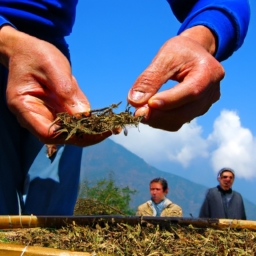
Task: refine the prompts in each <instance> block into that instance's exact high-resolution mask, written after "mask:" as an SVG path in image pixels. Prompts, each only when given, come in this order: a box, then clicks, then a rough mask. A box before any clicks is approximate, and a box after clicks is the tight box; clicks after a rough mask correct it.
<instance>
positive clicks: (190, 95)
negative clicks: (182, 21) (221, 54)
mask: <svg viewBox="0 0 256 256" xmlns="http://www.w3.org/2000/svg"><path fill="white" fill-rule="evenodd" d="M204 35H205V36H204ZM209 35H210V36H209ZM214 51H215V40H213V35H212V34H211V32H210V31H209V30H208V29H207V28H205V27H203V26H198V27H194V28H191V29H189V30H188V31H185V33H183V34H181V35H179V36H176V37H174V38H171V39H169V40H168V41H167V42H166V43H165V44H164V45H163V46H162V48H161V49H160V50H159V52H158V53H157V55H156V57H155V58H154V59H153V61H152V63H151V64H150V65H149V67H148V68H147V69H146V70H145V71H144V72H143V73H142V74H141V75H140V76H139V77H138V79H137V80H136V81H135V83H134V85H133V86H132V88H131V90H130V92H129V95H128V102H129V103H130V104H131V105H132V106H134V107H136V112H135V115H136V116H141V115H144V116H145V117H144V119H143V121H142V122H143V123H145V124H148V125H150V126H152V127H154V128H158V129H163V130H167V131H177V130H179V129H180V128H181V127H182V125H183V124H185V123H187V122H190V121H191V120H192V119H194V118H195V117H198V116H200V115H203V114H205V113H206V112H207V111H208V110H209V108H210V107H211V105H212V104H213V103H214V102H216V101H217V100H218V99H219V98H220V81H221V80H222V79H223V78H224V69H223V67H222V66H221V64H220V63H219V62H218V61H217V60H216V59H215V58H214V57H213V56H212V55H211V53H213V52H214ZM169 79H171V80H175V81H178V82H179V83H178V84H176V85H175V86H174V87H172V88H170V89H168V90H165V91H162V92H158V90H159V89H160V88H161V86H162V85H163V84H164V83H166V82H167V81H168V80H169Z"/></svg>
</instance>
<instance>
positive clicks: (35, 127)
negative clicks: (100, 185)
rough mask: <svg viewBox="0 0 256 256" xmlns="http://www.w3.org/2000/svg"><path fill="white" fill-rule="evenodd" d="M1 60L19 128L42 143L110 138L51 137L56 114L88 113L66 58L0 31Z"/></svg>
mask: <svg viewBox="0 0 256 256" xmlns="http://www.w3.org/2000/svg"><path fill="white" fill-rule="evenodd" d="M0 61H1V63H2V64H3V65H5V66H6V67H7V68H8V69H9V75H8V83H7V91H6V97H7V104H8V107H9V109H10V111H11V112H12V113H13V114H14V115H15V116H16V117H17V120H18V122H19V123H20V125H21V126H23V127H24V128H26V129H28V130H29V131H30V132H31V133H33V134H34V135H35V136H36V137H37V138H38V139H39V140H40V141H41V142H43V143H45V144H74V145H77V146H88V145H93V144H96V143H98V142H100V141H102V140H104V139H106V138H107V137H109V136H110V135H112V132H111V131H107V132H105V133H103V134H99V135H84V136H83V138H81V137H79V138H77V137H76V136H73V137H72V138H70V139H69V140H68V141H65V138H66V136H61V135H60V136H57V137H56V138H55V136H54V132H53V131H54V126H53V127H52V128H51V129H50V132H49V131H48V129H49V127H50V125H51V124H52V122H53V121H54V120H55V118H56V113H58V112H68V113H69V114H75V113H80V112H89V111H90V104H89V101H88V100H87V98H86V96H85V95H84V94H83V92H82V91H81V89H80V88H79V86H78V84H77V81H76V79H75V78H74V76H73V75H72V72H71V67H70V63H69V61H68V60H67V58H66V57H65V56H64V55H63V54H62V53H61V52H60V51H59V50H58V49H57V48H56V47H55V46H54V45H52V44H50V43H48V42H46V41H43V40H39V39H38V38H35V37H33V36H30V35H28V34H25V33H22V32H19V31H17V30H15V29H14V28H12V27H11V26H3V27H2V28H1V30H0Z"/></svg>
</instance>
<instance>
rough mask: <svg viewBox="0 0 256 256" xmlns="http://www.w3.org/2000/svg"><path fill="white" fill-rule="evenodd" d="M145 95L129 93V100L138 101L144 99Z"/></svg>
mask: <svg viewBox="0 0 256 256" xmlns="http://www.w3.org/2000/svg"><path fill="white" fill-rule="evenodd" d="M144 95H145V93H144V92H140V91H132V92H131V93H130V98H131V100H134V101H140V100H141V99H142V98H143V97H144Z"/></svg>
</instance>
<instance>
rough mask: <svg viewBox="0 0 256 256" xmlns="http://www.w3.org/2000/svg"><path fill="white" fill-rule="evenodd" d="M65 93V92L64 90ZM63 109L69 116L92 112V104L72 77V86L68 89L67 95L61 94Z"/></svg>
mask: <svg viewBox="0 0 256 256" xmlns="http://www.w3.org/2000/svg"><path fill="white" fill-rule="evenodd" d="M63 91H64V90H63ZM59 96H60V98H59V100H60V101H61V103H60V104H61V105H62V108H63V109H65V110H66V111H67V112H68V113H69V114H76V113H81V112H90V103H89V101H88V99H87V97H86V96H85V94H84V93H83V92H82V90H81V89H80V87H79V86H78V84H77V81H76V79H75V78H74V76H72V86H70V87H69V89H66V91H65V93H61V95H60V94H59Z"/></svg>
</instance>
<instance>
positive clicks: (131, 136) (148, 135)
mask: <svg viewBox="0 0 256 256" xmlns="http://www.w3.org/2000/svg"><path fill="white" fill-rule="evenodd" d="M201 133H202V128H201V127H200V126H198V125H197V123H196V121H192V122H191V123H190V124H186V125H184V126H183V127H182V128H181V129H180V130H179V131H178V132H166V131H162V130H158V129H153V128H151V127H149V126H147V125H143V124H140V126H139V131H138V129H136V128H130V129H128V136H124V135H117V136H112V137H111V138H112V139H113V141H115V142H116V143H119V144H121V145H122V146H124V147H125V148H127V149H128V150H129V151H131V152H133V153H134V154H136V155H138V156H140V157H141V158H143V159H144V160H145V161H146V162H148V163H150V164H153V163H157V162H160V161H163V160H164V161H166V160H167V161H171V162H179V163H180V164H181V165H182V166H183V167H187V166H188V165H189V164H190V162H191V161H192V160H193V159H195V158H199V157H207V156H208V152H207V142H206V141H205V140H204V139H202V138H201Z"/></svg>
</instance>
